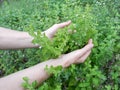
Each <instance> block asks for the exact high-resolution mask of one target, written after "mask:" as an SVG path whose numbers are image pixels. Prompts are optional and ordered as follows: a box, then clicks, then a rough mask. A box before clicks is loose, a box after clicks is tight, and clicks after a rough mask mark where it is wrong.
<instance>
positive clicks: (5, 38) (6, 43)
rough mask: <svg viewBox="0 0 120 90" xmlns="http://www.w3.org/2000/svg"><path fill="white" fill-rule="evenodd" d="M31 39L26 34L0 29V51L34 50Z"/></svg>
mask: <svg viewBox="0 0 120 90" xmlns="http://www.w3.org/2000/svg"><path fill="white" fill-rule="evenodd" d="M32 40H33V37H32V36H30V35H29V34H28V33H27V32H20V31H15V30H10V29H6V28H2V27H0V49H19V48H34V47H39V45H34V44H32Z"/></svg>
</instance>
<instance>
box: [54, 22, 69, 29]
mask: <svg viewBox="0 0 120 90" xmlns="http://www.w3.org/2000/svg"><path fill="white" fill-rule="evenodd" d="M70 24H71V20H69V21H67V22H63V23H59V24H56V25H55V27H56V29H59V28H63V27H66V26H68V25H70Z"/></svg>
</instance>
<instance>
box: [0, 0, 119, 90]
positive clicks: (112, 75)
mask: <svg viewBox="0 0 120 90" xmlns="http://www.w3.org/2000/svg"><path fill="white" fill-rule="evenodd" d="M6 1H7V0H6ZM6 1H4V2H3V4H1V6H0V26H1V27H7V28H11V29H15V30H20V31H27V32H30V34H31V35H32V36H34V38H35V39H34V41H33V42H34V43H37V44H40V45H41V47H40V48H39V49H22V50H17V51H16V50H6V51H2V50H1V51H0V57H1V58H0V75H1V76H5V75H9V74H10V73H14V72H16V71H19V70H22V69H24V68H28V67H30V66H33V65H35V64H37V63H40V62H41V61H44V60H48V59H50V58H57V57H59V56H60V55H61V54H66V53H68V52H71V51H73V50H76V49H80V48H81V47H83V46H84V45H85V44H86V42H87V41H88V39H89V38H92V39H93V42H94V48H93V50H92V54H91V55H90V57H89V58H88V60H87V61H86V62H85V63H84V64H80V65H72V66H70V67H69V68H67V69H62V68H61V67H56V68H53V67H51V68H49V69H48V68H47V67H46V71H47V72H48V73H53V75H52V77H51V78H49V79H48V80H46V81H45V82H44V83H42V84H41V85H40V86H39V87H38V88H35V87H36V86H37V83H36V81H35V82H33V83H32V84H30V83H28V79H27V78H24V81H25V83H24V84H23V86H24V87H25V88H26V89H30V90H35V89H37V90H38V89H39V90H61V89H62V90H98V89H102V90H104V89H107V90H110V89H116V90H119V86H120V83H119V79H120V78H119V76H120V75H119V67H118V66H119V62H120V61H119V58H117V59H116V58H115V57H116V56H117V55H119V51H120V50H119V49H120V48H119V40H120V37H119V33H120V30H119V26H120V23H119V20H120V11H119V3H120V0H44V1H42V2H41V1H40V0H19V1H18V0H11V1H10V2H9V3H7V2H6ZM88 4H89V6H88ZM66 20H71V21H72V24H71V25H70V26H69V27H66V28H64V29H61V30H59V31H58V33H57V34H56V35H55V38H53V39H52V40H49V39H48V38H47V37H46V36H45V35H44V33H42V34H41V32H43V31H44V30H45V29H47V28H49V27H50V26H51V25H53V24H55V23H59V22H63V21H66ZM33 32H37V35H36V34H34V33H33ZM8 62H9V63H8Z"/></svg>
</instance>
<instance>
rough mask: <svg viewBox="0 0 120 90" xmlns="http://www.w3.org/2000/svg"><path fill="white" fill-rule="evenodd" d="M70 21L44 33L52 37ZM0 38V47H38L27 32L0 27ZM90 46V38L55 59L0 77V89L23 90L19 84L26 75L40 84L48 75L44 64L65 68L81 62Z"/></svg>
mask: <svg viewBox="0 0 120 90" xmlns="http://www.w3.org/2000/svg"><path fill="white" fill-rule="evenodd" d="M70 23H71V21H68V22H64V23H60V24H55V25H53V26H52V27H51V28H49V29H48V30H46V31H45V34H46V36H48V37H49V38H53V36H54V34H55V33H56V32H57V30H58V29H59V28H63V27H65V26H68V25H69V24H70ZM1 33H2V34H1ZM0 39H1V41H2V42H0V49H19V48H36V47H39V45H34V44H32V42H31V41H32V40H33V37H32V36H30V35H29V34H28V33H27V32H18V31H14V30H12V31H11V30H8V29H5V28H0ZM8 42H9V43H8ZM23 43H24V44H23ZM6 44H7V45H6ZM21 44H22V45H21ZM8 45H9V46H8ZM92 48H93V43H92V39H90V40H89V41H88V44H87V45H86V46H85V47H83V48H82V49H79V50H75V51H73V52H70V53H68V54H65V55H62V56H61V57H59V58H57V59H50V60H48V61H45V62H42V63H39V64H37V65H35V66H32V67H30V68H27V69H24V70H21V71H18V72H16V73H13V74H11V75H8V76H6V77H3V78H1V79H0V89H1V90H24V89H23V88H22V86H21V83H22V82H23V80H22V78H23V77H25V76H27V77H28V78H29V79H30V82H33V81H35V80H37V81H38V83H39V84H40V83H42V82H43V81H45V80H46V79H47V78H49V77H50V76H49V75H48V74H47V72H46V71H45V70H44V68H45V67H46V65H48V67H49V66H54V67H56V66H59V65H61V66H62V67H63V68H67V67H69V66H70V65H71V64H79V63H83V62H84V61H85V60H86V58H87V57H88V56H89V55H90V52H91V49H92Z"/></svg>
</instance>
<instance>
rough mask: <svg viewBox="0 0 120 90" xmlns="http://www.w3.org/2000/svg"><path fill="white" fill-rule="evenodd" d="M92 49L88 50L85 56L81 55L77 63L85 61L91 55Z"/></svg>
mask: <svg viewBox="0 0 120 90" xmlns="http://www.w3.org/2000/svg"><path fill="white" fill-rule="evenodd" d="M90 53H91V50H89V51H88V52H86V53H85V54H84V55H83V56H81V57H80V58H79V59H78V60H77V61H76V62H75V64H79V63H83V62H84V61H85V60H86V59H87V57H88V56H89V55H90Z"/></svg>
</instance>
